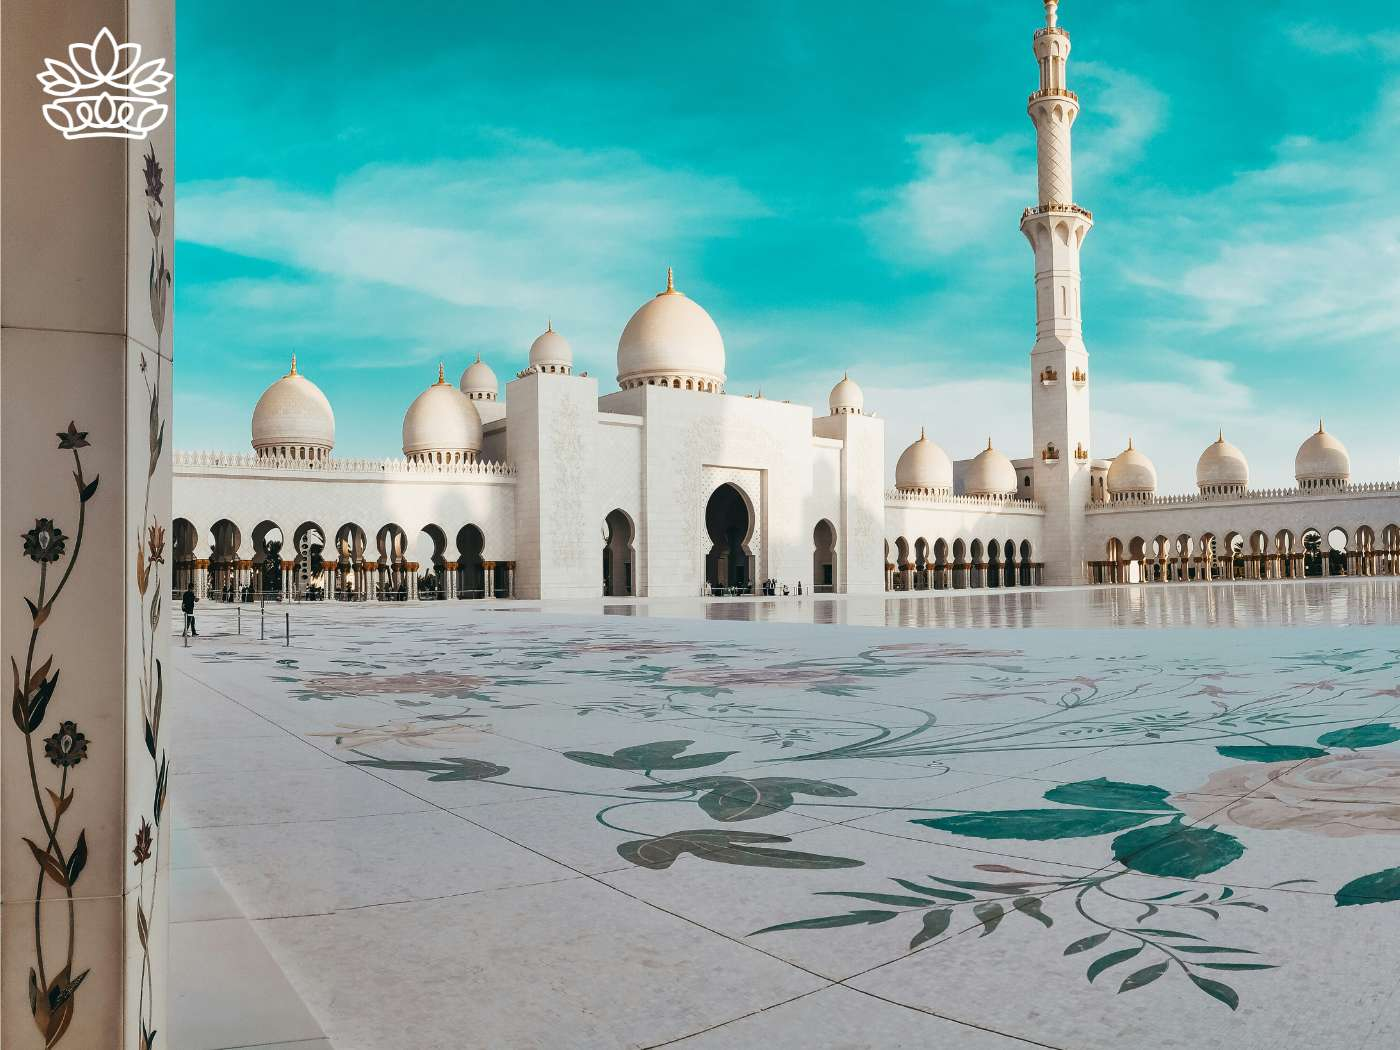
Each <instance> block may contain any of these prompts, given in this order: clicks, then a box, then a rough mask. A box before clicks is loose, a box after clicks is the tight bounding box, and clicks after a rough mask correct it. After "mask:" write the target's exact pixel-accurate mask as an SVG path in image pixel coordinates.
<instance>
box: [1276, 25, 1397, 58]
mask: <svg viewBox="0 0 1400 1050" xmlns="http://www.w3.org/2000/svg"><path fill="white" fill-rule="evenodd" d="M1287 32H1288V38H1289V39H1290V40H1292V41H1293V43H1294V44H1296V45H1297V46H1298V47H1300V48H1302V49H1303V50H1304V51H1312V52H1313V53H1315V54H1319V55H1356V54H1361V53H1363V52H1375V53H1376V54H1379V55H1381V56H1382V57H1384V58H1400V33H1397V32H1394V31H1389V32H1387V31H1382V32H1378V33H1353V32H1348V31H1347V30H1344V29H1339V28H1338V27H1336V26H1330V25H1325V24H1323V23H1320V22H1304V23H1301V24H1297V25H1290V26H1289V27H1288V29H1287Z"/></svg>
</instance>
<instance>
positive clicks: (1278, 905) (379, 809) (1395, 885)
mask: <svg viewBox="0 0 1400 1050" xmlns="http://www.w3.org/2000/svg"><path fill="white" fill-rule="evenodd" d="M284 614H285V615H288V616H289V617H290V623H291V637H290V638H289V639H288V638H286V637H284V636H283V624H284ZM256 617H257V614H256V613H255V612H254V611H253V608H252V607H245V609H244V611H243V612H242V613H239V612H237V611H236V610H235V608H232V607H220V606H217V605H214V604H213V603H204V604H202V605H201V607H200V626H201V631H202V636H201V637H200V638H198V639H191V644H190V645H188V647H185V646H183V645H182V643H181V639H180V638H179V637H178V636H177V637H176V638H175V639H174V641H173V646H172V654H173V663H174V675H173V678H174V682H173V683H172V684H173V686H174V690H173V695H174V696H175V697H176V698H177V699H176V701H175V705H176V706H175V709H174V712H173V714H172V715H171V717H172V718H174V719H176V725H175V733H176V742H177V745H178V746H177V747H176V748H175V749H174V751H173V754H174V756H175V757H174V759H173V761H174V763H175V766H174V773H173V776H172V785H171V789H170V794H171V797H172V800H173V803H172V804H173V805H174V807H175V809H174V813H175V819H176V824H175V831H174V838H173V857H174V860H173V863H172V867H173V869H175V870H174V875H173V888H172V901H173V909H174V911H173V921H174V926H173V933H172V960H171V970H172V975H173V976H172V1008H171V1014H172V1018H171V1030H172V1031H171V1037H170V1038H171V1042H170V1044H169V1045H173V1046H179V1047H181V1048H183V1050H226V1048H230V1047H247V1046H262V1047H296V1048H299V1050H323V1048H326V1047H334V1048H336V1050H370V1048H383V1047H405V1048H407V1047H412V1048H415V1050H435V1048H442V1050H447V1048H453V1050H458V1048H464V1047H470V1048H475V1047H482V1048H491V1050H497V1048H501V1050H528V1048H550V1050H576V1048H577V1050H584V1048H588V1050H593V1048H598V1050H610V1048H645V1047H662V1046H680V1047H685V1048H687V1050H689V1048H694V1050H710V1048H714V1050H720V1048H744V1047H764V1048H772V1050H787V1048H793V1050H796V1048H799V1047H800V1048H823V1050H825V1048H842V1050H862V1048H880V1050H886V1048H900V1047H909V1048H914V1047H920V1048H923V1047H929V1046H947V1047H957V1048H964V1047H966V1048H970V1050H984V1048H986V1050H1011V1048H1015V1047H1026V1046H1037V1047H1054V1048H1063V1050H1109V1048H1113V1050H1122V1048H1125V1047H1132V1048H1135V1050H1148V1048H1151V1050H1156V1048H1167V1047H1173V1048H1174V1047H1182V1048H1185V1047H1193V1048H1199V1047H1221V1048H1224V1047H1230V1048H1250V1047H1260V1048H1263V1047H1303V1046H1307V1047H1312V1048H1323V1047H1327V1048H1331V1047H1336V1048H1342V1047H1345V1048H1363V1047H1367V1048H1369V1047H1374V1048H1381V1047H1389V1046H1393V1045H1395V1043H1396V1041H1397V1039H1400V1002H1397V1001H1396V1000H1395V996H1394V993H1395V991H1396V989H1397V986H1400V971H1398V970H1397V961H1400V949H1397V948H1396V947H1395V946H1394V941H1393V938H1390V937H1388V936H1386V934H1385V931H1386V930H1387V929H1389V928H1390V927H1391V926H1392V925H1393V923H1394V922H1395V921H1396V920H1397V918H1400V635H1397V631H1396V628H1395V624H1396V621H1397V620H1400V589H1397V587H1396V586H1395V583H1394V581H1388V580H1363V581H1348V580H1331V581H1317V582H1309V583H1297V584H1292V583H1254V584H1235V585H1192V584H1182V585H1180V586H1173V587H1159V588H1094V589H1087V588H1086V589H1079V590H1070V589H1064V590H1044V591H1034V592H1022V593H1017V594H990V595H988V594H982V595H978V594H959V595H956V596H954V595H946V596H945V595H927V596H922V597H915V598H896V599H885V598H872V599H863V600H861V599H850V600H847V599H837V598H831V599H817V600H813V599H810V598H809V599H806V600H804V601H802V602H798V601H797V600H796V599H789V600H775V601H768V602H764V601H757V600H742V601H734V602H725V601H710V602H701V601H699V600H694V601H685V600H674V601H672V602H669V603H668V602H647V601H644V600H643V601H636V602H614V601H612V600H608V601H607V604H606V605H603V604H601V603H591V604H580V605H567V604H563V605H554V606H548V605H546V606H540V605H538V604H535V605H530V604H528V603H519V602H517V603H510V604H509V605H506V606H502V607H488V606H486V605H483V604H482V603H472V602H440V603H423V604H418V605H409V606H375V605H363V606H352V607H326V606H324V605H315V604H311V605H299V606H295V607H292V608H290V610H288V609H286V608H284V607H278V608H277V609H276V611H275V612H274V611H272V609H271V607H269V613H268V619H267V626H266V628H265V634H266V636H267V637H265V638H262V639H260V638H259V625H258V623H257V619H256ZM240 620H241V623H240ZM235 627H241V631H242V633H241V634H239V633H234V631H235ZM1139 628H1157V629H1146V630H1145V629H1139Z"/></svg>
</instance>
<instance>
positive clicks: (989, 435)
mask: <svg viewBox="0 0 1400 1050" xmlns="http://www.w3.org/2000/svg"><path fill="white" fill-rule="evenodd" d="M991 450H992V435H991V434H988V435H987V451H988V452H990V451H991Z"/></svg>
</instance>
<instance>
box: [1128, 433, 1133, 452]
mask: <svg viewBox="0 0 1400 1050" xmlns="http://www.w3.org/2000/svg"><path fill="white" fill-rule="evenodd" d="M1132 450H1133V435H1131V434H1129V435H1128V451H1129V452H1131V451H1132Z"/></svg>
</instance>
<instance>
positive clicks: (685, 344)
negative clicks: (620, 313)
mask: <svg viewBox="0 0 1400 1050" xmlns="http://www.w3.org/2000/svg"><path fill="white" fill-rule="evenodd" d="M649 383H651V384H660V383H665V385H667V386H674V387H685V388H686V389H699V390H713V391H716V392H718V391H719V389H720V388H721V387H722V386H723V385H724V339H723V338H721V336H720V334H719V329H718V328H717V327H716V326H715V322H714V321H713V320H712V319H711V317H710V315H709V314H707V313H706V312H705V310H704V308H703V307H701V306H700V304H699V303H697V302H696V301H695V300H694V299H691V298H688V297H687V296H686V295H684V294H683V293H681V292H678V291H676V286H675V281H674V279H673V278H672V276H671V271H670V270H667V271H666V290H665V291H664V292H662V293H660V294H659V295H657V296H656V297H655V298H653V299H652V300H651V301H650V302H647V303H644V304H643V305H642V307H641V309H639V310H638V311H637V312H636V313H634V314H633V315H632V319H631V320H630V321H628V322H627V327H626V328H624V329H623V330H622V337H621V338H620V339H618V341H617V385H618V386H620V387H622V388H623V389H624V390H626V389H627V388H628V387H634V386H645V385H648V384H649Z"/></svg>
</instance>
